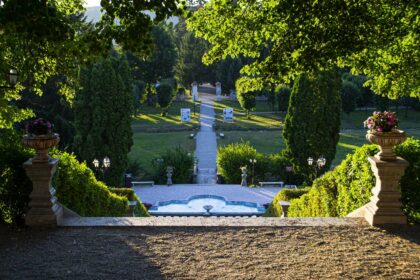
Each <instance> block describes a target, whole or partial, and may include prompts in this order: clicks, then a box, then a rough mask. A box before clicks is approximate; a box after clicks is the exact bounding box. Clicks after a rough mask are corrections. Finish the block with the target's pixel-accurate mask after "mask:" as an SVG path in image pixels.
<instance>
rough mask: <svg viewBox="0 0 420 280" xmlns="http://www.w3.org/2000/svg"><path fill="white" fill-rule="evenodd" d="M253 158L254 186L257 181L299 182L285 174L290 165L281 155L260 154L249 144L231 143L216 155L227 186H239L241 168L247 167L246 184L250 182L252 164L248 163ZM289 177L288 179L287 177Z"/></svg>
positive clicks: (296, 177)
mask: <svg viewBox="0 0 420 280" xmlns="http://www.w3.org/2000/svg"><path fill="white" fill-rule="evenodd" d="M251 158H255V159H256V160H257V162H256V163H255V172H254V175H255V178H254V184H258V182H259V181H279V180H282V181H287V180H286V179H290V180H293V181H294V182H296V180H301V179H300V178H299V177H298V176H296V174H292V173H291V174H287V172H286V166H288V165H291V163H290V161H289V160H288V159H287V158H286V157H285V155H284V154H283V153H278V154H270V155H266V154H262V153H258V152H257V151H256V150H255V148H254V147H252V146H251V145H250V144H249V142H242V143H232V144H229V145H227V146H222V147H220V148H219V149H218V153H217V158H216V162H217V169H218V172H219V173H220V174H221V175H222V177H223V179H224V180H225V182H226V183H227V184H239V183H240V182H241V171H240V167H241V166H245V165H246V166H247V167H248V182H251V180H252V175H253V174H252V173H253V172H252V164H251V163H250V162H249V160H250V159H251ZM288 176H290V178H289V177H288Z"/></svg>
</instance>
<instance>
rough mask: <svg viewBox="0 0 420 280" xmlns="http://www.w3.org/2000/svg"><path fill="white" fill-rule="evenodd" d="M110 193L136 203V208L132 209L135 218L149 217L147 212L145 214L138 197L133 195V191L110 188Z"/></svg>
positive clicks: (144, 208)
mask: <svg viewBox="0 0 420 280" xmlns="http://www.w3.org/2000/svg"><path fill="white" fill-rule="evenodd" d="M109 190H110V191H111V192H112V193H115V194H116V195H119V196H122V197H126V198H127V199H128V200H130V201H137V205H136V208H134V215H135V216H136V217H150V214H149V212H147V210H146V207H145V206H144V205H143V203H142V202H141V201H140V199H139V198H138V196H137V195H136V194H135V192H134V190H133V189H130V188H110V189H109Z"/></svg>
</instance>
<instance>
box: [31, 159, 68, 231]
mask: <svg viewBox="0 0 420 280" xmlns="http://www.w3.org/2000/svg"><path fill="white" fill-rule="evenodd" d="M57 164H58V159H50V160H49V161H46V162H32V159H29V160H28V161H26V162H25V163H24V164H23V167H24V168H25V170H26V174H27V175H28V177H29V178H30V179H31V181H32V185H33V190H32V192H31V194H30V199H31V200H30V202H29V207H30V210H29V211H28V213H27V214H26V217H25V224H26V225H28V226H56V225H57V224H58V223H59V222H60V221H61V219H62V216H63V209H62V207H61V206H60V205H59V204H58V203H57V198H56V197H55V189H54V188H53V187H52V185H51V180H52V177H53V175H54V173H55V170H56V168H57Z"/></svg>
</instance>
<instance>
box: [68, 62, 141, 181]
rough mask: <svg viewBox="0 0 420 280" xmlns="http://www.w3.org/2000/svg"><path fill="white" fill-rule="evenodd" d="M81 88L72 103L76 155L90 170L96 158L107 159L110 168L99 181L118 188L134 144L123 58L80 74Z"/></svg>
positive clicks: (129, 86) (128, 75)
mask: <svg viewBox="0 0 420 280" xmlns="http://www.w3.org/2000/svg"><path fill="white" fill-rule="evenodd" d="M81 83H82V86H84V88H83V89H82V90H81V91H80V92H78V93H77V95H76V100H75V106H74V110H75V127H76V137H75V142H74V143H75V151H76V153H77V155H78V156H79V158H80V159H82V160H85V161H86V162H87V164H88V165H89V166H91V167H93V164H92V161H93V160H94V159H95V158H96V159H98V160H103V159H104V158H105V157H109V159H110V160H111V167H110V168H109V169H108V170H107V171H106V173H105V176H104V177H102V175H103V174H102V172H100V171H98V170H94V171H95V173H96V175H97V176H98V177H99V178H101V179H103V180H104V181H105V182H106V183H107V184H108V185H111V186H120V185H121V183H122V178H123V174H124V171H125V169H126V167H127V165H128V157H127V154H128V153H129V151H130V149H131V146H132V144H133V140H132V132H131V113H132V111H133V101H132V89H133V88H132V80H131V73H130V70H129V67H128V63H127V61H126V59H125V57H121V56H115V55H114V56H113V57H111V58H107V59H105V60H102V61H100V62H98V63H96V64H95V65H94V66H93V67H92V69H91V71H89V69H86V70H84V71H83V73H81Z"/></svg>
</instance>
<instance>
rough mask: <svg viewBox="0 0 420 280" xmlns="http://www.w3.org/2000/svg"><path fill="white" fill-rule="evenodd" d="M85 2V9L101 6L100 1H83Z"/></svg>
mask: <svg viewBox="0 0 420 280" xmlns="http://www.w3.org/2000/svg"><path fill="white" fill-rule="evenodd" d="M85 2H86V4H85V5H84V6H85V7H96V6H100V5H101V4H100V3H101V0H85Z"/></svg>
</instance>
